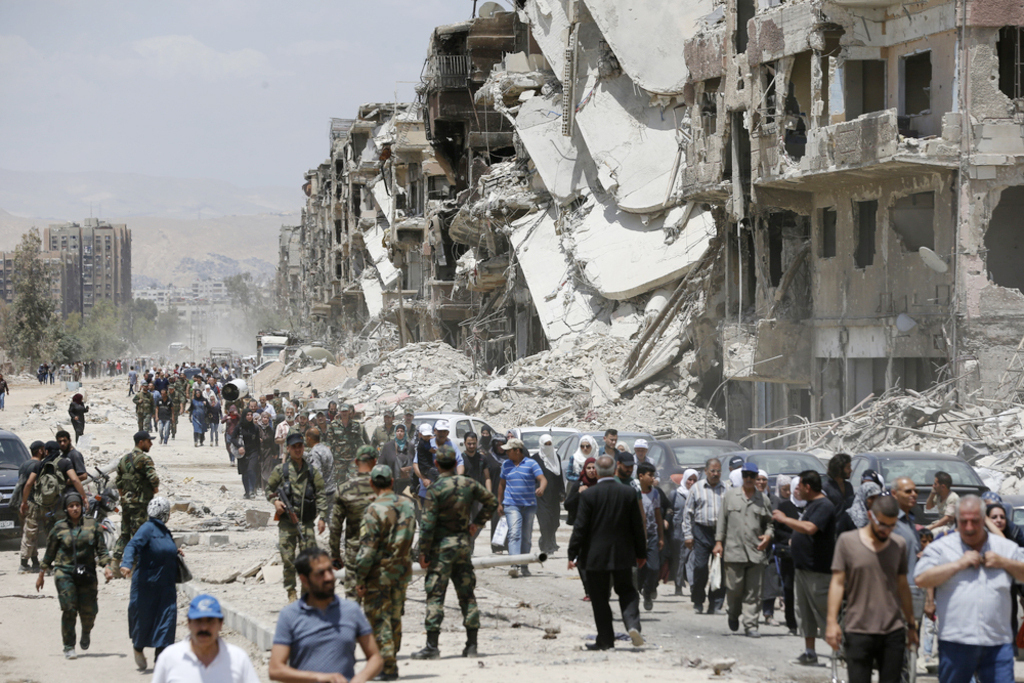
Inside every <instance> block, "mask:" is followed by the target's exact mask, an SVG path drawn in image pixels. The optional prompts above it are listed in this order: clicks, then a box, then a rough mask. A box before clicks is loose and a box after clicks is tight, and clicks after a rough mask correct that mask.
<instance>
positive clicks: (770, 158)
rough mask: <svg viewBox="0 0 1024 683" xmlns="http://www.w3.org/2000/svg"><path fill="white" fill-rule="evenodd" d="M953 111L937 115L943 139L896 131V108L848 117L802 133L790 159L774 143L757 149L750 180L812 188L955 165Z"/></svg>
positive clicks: (923, 173) (925, 172)
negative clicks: (801, 147) (797, 154)
mask: <svg viewBox="0 0 1024 683" xmlns="http://www.w3.org/2000/svg"><path fill="white" fill-rule="evenodd" d="M957 116H958V115H957V114H946V115H945V117H944V118H943V126H942V130H943V134H944V136H943V137H932V138H929V139H918V138H907V137H903V136H902V135H900V132H899V119H900V117H899V116H898V115H897V112H896V109H887V110H884V111H880V112H872V113H869V114H864V115H862V116H860V117H858V118H857V119H855V120H853V121H844V122H842V123H836V124H833V125H831V126H821V127H818V128H816V129H812V130H809V131H807V143H806V151H805V154H804V156H803V157H802V158H801V159H800V160H799V161H796V160H793V159H792V158H790V157H788V156H787V155H785V154H784V153H780V151H779V146H778V145H775V144H762V145H761V146H760V148H759V149H758V150H757V154H759V155H760V163H759V164H757V165H756V166H755V168H754V172H755V177H754V183H755V184H757V185H759V186H763V187H775V188H782V189H792V190H800V191H806V192H813V191H819V190H825V189H828V188H830V187H834V186H835V183H836V182H837V181H839V180H841V181H843V182H852V183H865V182H875V181H878V180H882V179H886V178H893V177H897V176H899V177H904V178H906V177H925V176H929V175H931V174H932V173H934V172H935V171H936V170H937V169H940V168H947V169H955V168H957V167H958V165H959V163H958V156H957V155H958V143H957V139H956V137H954V136H957V135H958V130H959V125H953V124H954V120H955V119H956V117H957ZM947 135H948V137H946V136H947ZM765 139H766V138H764V137H762V140H765Z"/></svg>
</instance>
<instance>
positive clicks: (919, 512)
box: [850, 451, 988, 524]
mask: <svg viewBox="0 0 1024 683" xmlns="http://www.w3.org/2000/svg"><path fill="white" fill-rule="evenodd" d="M852 466H853V475H852V476H851V477H850V481H851V482H859V481H860V476H861V474H863V473H864V470H874V471H876V472H878V473H879V474H880V475H882V479H883V480H885V484H886V486H892V485H893V483H894V482H895V481H896V480H897V479H899V478H900V477H910V479H911V481H913V482H914V484H916V485H917V506H916V507H915V508H914V515H915V516H916V517H917V522H918V524H921V523H930V522H934V521H935V520H936V519H938V517H939V515H938V514H937V512H938V511H937V510H932V511H930V512H925V511H924V503H925V501H926V500H927V499H928V494H929V493H931V490H932V484H934V483H935V473H936V472H948V473H949V476H950V477H952V479H953V491H954V492H955V493H956V494H957V495H959V496H964V495H968V494H974V495H978V496H980V495H981V494H982V493H984V492H985V491H988V487H987V486H985V482H983V481H982V480H981V477H979V476H978V473H977V472H975V471H974V468H973V467H971V466H970V465H968V464H967V463H966V462H965V461H964V460H962V459H960V458H958V457H957V456H955V455H946V454H945V453H928V452H924V451H893V452H891V453H860V454H859V455H857V456H856V457H854V458H853V463H852Z"/></svg>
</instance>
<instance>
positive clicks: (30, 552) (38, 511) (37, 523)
mask: <svg viewBox="0 0 1024 683" xmlns="http://www.w3.org/2000/svg"><path fill="white" fill-rule="evenodd" d="M40 548H43V549H44V550H45V549H46V511H45V510H43V508H42V507H41V506H39V505H36V504H35V503H29V504H28V512H27V513H25V519H24V520H23V521H22V525H21V559H23V560H30V559H32V558H33V557H38V554H39V549H40Z"/></svg>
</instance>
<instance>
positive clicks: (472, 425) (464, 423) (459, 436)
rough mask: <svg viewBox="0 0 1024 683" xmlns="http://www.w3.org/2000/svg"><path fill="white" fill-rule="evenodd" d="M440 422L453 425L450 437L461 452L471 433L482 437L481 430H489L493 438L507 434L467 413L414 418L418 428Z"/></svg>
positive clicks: (432, 414)
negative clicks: (425, 424) (466, 438)
mask: <svg viewBox="0 0 1024 683" xmlns="http://www.w3.org/2000/svg"><path fill="white" fill-rule="evenodd" d="M438 420H448V423H449V424H451V426H452V430H451V431H450V432H449V433H448V436H449V438H451V440H452V441H454V442H455V443H456V444H458V446H459V450H460V451H461V450H464V448H463V442H464V441H465V436H466V434H468V433H469V432H475V433H476V435H477V436H480V430H481V429H489V430H490V431H491V436H503V435H504V434H505V432H503V431H501V430H500V429H495V428H494V427H492V426H491V425H489V424H487V423H486V422H484V421H483V420H481V419H480V418H479V417H472V416H470V415H466V414H465V413H416V414H415V415H413V417H412V423H413V424H414V425H416V427H417V428H418V427H419V426H420V425H421V424H423V423H424V422H426V423H427V424H429V425H430V426H431V427H433V426H434V423H435V422H437V421H438Z"/></svg>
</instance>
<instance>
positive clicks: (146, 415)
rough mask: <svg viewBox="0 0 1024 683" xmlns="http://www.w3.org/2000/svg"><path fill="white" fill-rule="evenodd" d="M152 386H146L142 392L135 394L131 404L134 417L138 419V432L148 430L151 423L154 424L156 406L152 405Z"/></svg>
mask: <svg viewBox="0 0 1024 683" xmlns="http://www.w3.org/2000/svg"><path fill="white" fill-rule="evenodd" d="M152 391H153V385H152V384H146V385H144V386H143V387H142V390H141V391H139V392H138V393H137V394H135V398H133V399H132V402H133V403H135V417H137V418H138V419H139V431H140V432H141V431H143V430H148V429H150V427H151V421H152V422H156V416H155V415H154V413H155V412H156V406H155V405H154V404H153V394H152Z"/></svg>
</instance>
